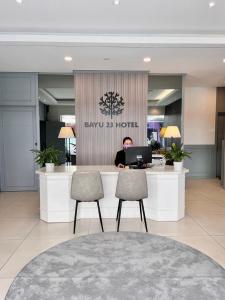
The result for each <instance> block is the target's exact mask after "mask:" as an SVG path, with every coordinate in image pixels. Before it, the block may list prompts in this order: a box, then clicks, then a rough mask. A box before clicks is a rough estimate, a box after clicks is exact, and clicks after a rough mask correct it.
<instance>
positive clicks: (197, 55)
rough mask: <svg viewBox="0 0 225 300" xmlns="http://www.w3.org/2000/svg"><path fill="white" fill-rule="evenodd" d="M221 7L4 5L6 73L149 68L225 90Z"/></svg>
mask: <svg viewBox="0 0 225 300" xmlns="http://www.w3.org/2000/svg"><path fill="white" fill-rule="evenodd" d="M215 2H216V5H215V7H213V8H211V9H210V8H209V6H208V3H209V1H207V0H197V1H196V0H188V1H187V0H173V1H169V0H138V1H137V0H120V5H118V6H115V5H113V1H112V0H95V1H94V0H82V1H77V0H64V1H62V0H39V1H37V0H23V3H22V4H21V5H19V4H18V3H16V1H15V0H0V58H1V59H0V72H40V73H66V74H68V73H70V74H71V73H72V71H73V70H145V71H148V72H151V73H153V74H161V73H162V74H187V76H186V84H187V85H196V86H197V85H198V86H200V85H205V86H225V63H223V59H224V58H225V17H224V15H225V1H224V0H216V1H215ZM65 55H70V56H72V58H73V60H72V62H65V61H64V59H63V58H64V56H65ZM146 56H149V57H151V62H150V63H147V64H146V63H144V62H143V58H144V57H146Z"/></svg>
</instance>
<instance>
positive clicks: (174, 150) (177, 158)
mask: <svg viewBox="0 0 225 300" xmlns="http://www.w3.org/2000/svg"><path fill="white" fill-rule="evenodd" d="M185 157H188V158H191V153H190V152H186V151H184V150H183V145H182V144H181V146H177V145H176V144H175V143H173V144H172V145H171V150H170V151H167V152H166V153H165V158H166V159H167V160H169V161H173V165H174V170H175V171H181V170H182V168H183V159H184V158H185Z"/></svg>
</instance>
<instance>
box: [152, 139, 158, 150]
mask: <svg viewBox="0 0 225 300" xmlns="http://www.w3.org/2000/svg"><path fill="white" fill-rule="evenodd" d="M150 145H151V148H152V151H156V150H159V149H160V143H159V142H157V141H156V140H151V144H150Z"/></svg>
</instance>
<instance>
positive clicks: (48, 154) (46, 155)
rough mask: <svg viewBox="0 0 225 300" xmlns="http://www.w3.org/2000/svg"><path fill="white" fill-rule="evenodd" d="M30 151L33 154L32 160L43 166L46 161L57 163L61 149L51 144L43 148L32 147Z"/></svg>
mask: <svg viewBox="0 0 225 300" xmlns="http://www.w3.org/2000/svg"><path fill="white" fill-rule="evenodd" d="M31 152H33V153H34V154H35V157H34V161H35V162H36V163H37V164H39V165H40V166H44V165H45V164H46V163H53V164H55V165H58V164H59V155H60V153H61V151H60V150H57V149H55V148H54V147H52V146H51V147H48V148H46V149H44V150H36V149H32V150H31Z"/></svg>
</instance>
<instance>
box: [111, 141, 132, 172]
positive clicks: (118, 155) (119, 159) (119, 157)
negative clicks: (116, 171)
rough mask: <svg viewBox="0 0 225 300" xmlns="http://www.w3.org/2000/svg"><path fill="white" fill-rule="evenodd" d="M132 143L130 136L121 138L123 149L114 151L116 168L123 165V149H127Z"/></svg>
mask: <svg viewBox="0 0 225 300" xmlns="http://www.w3.org/2000/svg"><path fill="white" fill-rule="evenodd" d="M132 145H133V141H132V138H130V137H129V136H126V137H125V138H124V139H123V149H122V150H120V151H118V152H117V153H116V159H115V165H116V166H117V167H118V168H124V167H125V151H124V150H125V149H127V148H128V147H132Z"/></svg>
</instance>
